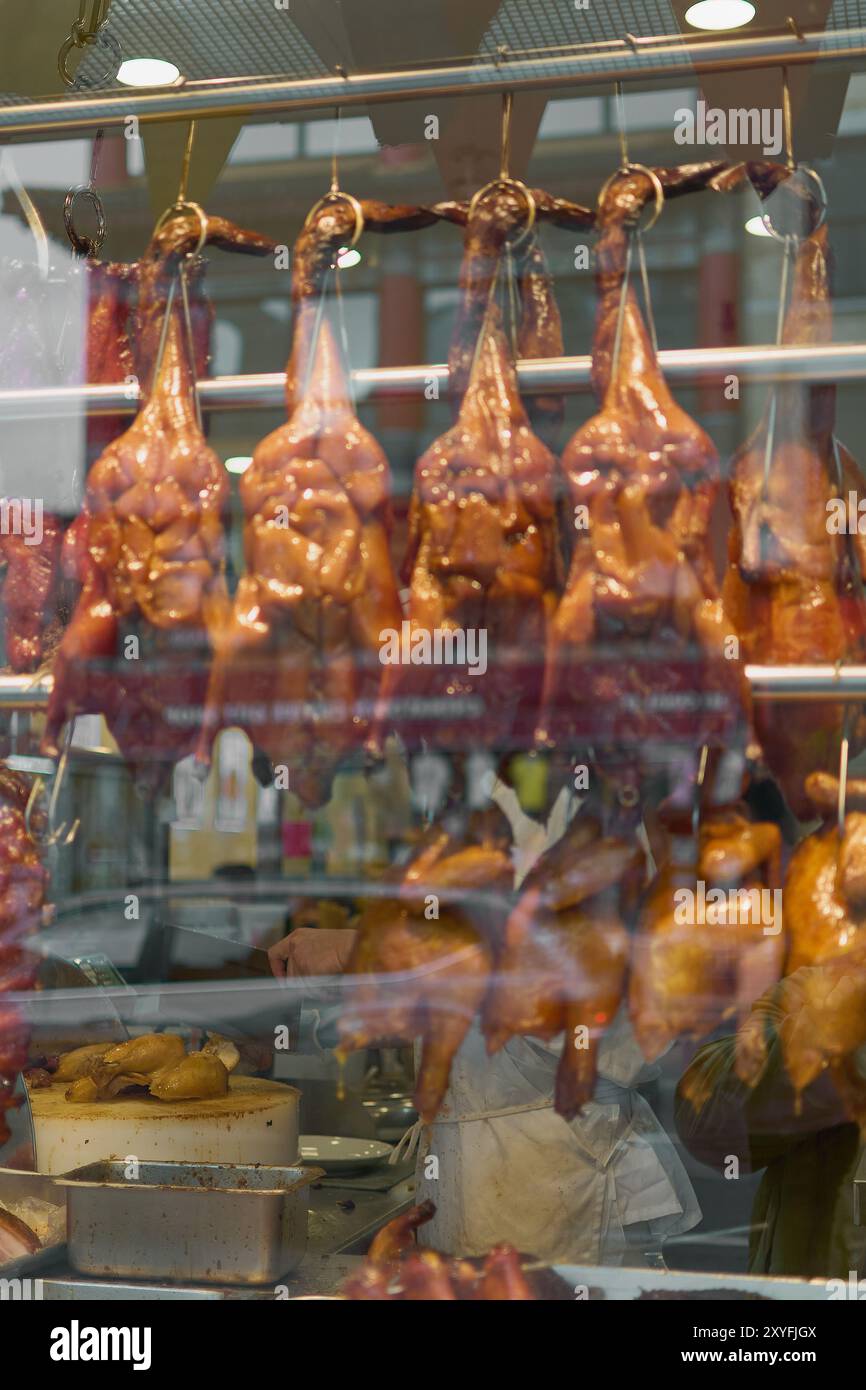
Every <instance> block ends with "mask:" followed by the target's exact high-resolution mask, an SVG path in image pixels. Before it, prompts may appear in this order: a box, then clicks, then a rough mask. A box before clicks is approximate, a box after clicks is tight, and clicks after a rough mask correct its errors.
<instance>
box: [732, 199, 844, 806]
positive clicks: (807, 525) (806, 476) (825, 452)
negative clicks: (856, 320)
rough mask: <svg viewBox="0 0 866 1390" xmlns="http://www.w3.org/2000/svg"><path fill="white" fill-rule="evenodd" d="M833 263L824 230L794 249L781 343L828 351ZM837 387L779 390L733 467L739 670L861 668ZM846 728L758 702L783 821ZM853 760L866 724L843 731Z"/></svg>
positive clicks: (808, 712)
mask: <svg viewBox="0 0 866 1390" xmlns="http://www.w3.org/2000/svg"><path fill="white" fill-rule="evenodd" d="M831 337H832V313H831V304H830V252H829V246H828V240H827V228H826V225H824V226H821V227H819V228H818V229H817V230H816V231H814V232H812V234H811V235H809V236H807V237H806V238H805V239H804V240H802V241H801V243H800V244H799V247H798V249H797V254H796V261H795V264H794V273H793V286H792V291H791V299H790V305H789V307H788V311H787V315H786V318H785V325H784V333H783V337H782V341H783V342H784V343H785V344H786V345H794V344H797V345H801V346H809V345H811V344H813V343H814V344H821V343H828V342H830V340H831ZM835 405H836V387H835V384H834V383H832V382H820V383H817V384H816V383H809V384H804V383H802V382H798V381H795V380H785V381H784V382H783V383H781V384H780V385H779V386H777V387H776V388H775V392H774V395H773V396H771V398H770V401H769V402H768V405H767V409H766V411H765V413H764V418H763V419H762V421H761V423H760V425H759V426H758V428H757V429H756V431H755V432H754V434H753V435H752V437H751V438H750V439H749V440H748V441H747V443H746V444H745V445H744V446H743V447H742V448H741V449H740V451H739V452H738V453H737V455H736V456H735V458H734V460H733V465H732V471H731V484H730V494H731V507H732V510H733V513H734V523H735V524H734V526H733V528H732V531H731V541H730V566H729V569H728V572H727V575H726V578H725V584H724V598H725V603H726V606H727V608H728V610H729V612H730V614H731V617H732V619H733V622H734V624H735V626H736V628H737V630H738V631H739V632H740V634H741V637H742V645H743V652H744V656H745V659H746V660H747V661H751V662H759V663H766V664H771V665H773V664H779V665H788V664H790V665H801V664H828V665H832V664H835V663H837V662H842V661H849V662H857V661H862V660H863V657H864V652H866V601H864V596H863V584H862V576H863V568H864V562H866V537H864V536H862V535H860V533H859V532H858V531H856V529H855V532H854V534H851V533H850V532H849V531H848V527H847V526H845V527H844V528H842V529H843V533H842V534H840V533H839V530H840V528H838V527H837V526H836V525H834V524H833V522H832V517H831V513H832V509H833V503H834V499H837V500H844V501H845V502H847V499H848V495H849V492H854V493H855V495H858V496H859V495H860V493H861V492H862V488H863V479H862V476H861V474H860V470H859V468H858V467H857V465H856V464H855V462H854V460H853V459H852V457H851V455H850V454H849V453H848V451H847V450H846V449H845V448H844V446H843V445H842V444H840V443H839V441H838V440H837V439H836V437H835V435H834V426H835ZM845 718H846V715H845V706H844V704H842V703H840V702H839V701H837V700H836V701H828V702H827V703H821V702H816V701H813V700H810V701H808V702H800V703H797V702H794V703H785V704H780V703H778V702H774V701H765V700H762V701H758V702H756V705H755V711H754V727H755V733H756V736H757V739H758V742H759V743H760V746H761V749H762V752H763V755H764V758H765V760H766V763H767V765H768V766H769V768H770V771H771V772H772V773H773V775H774V776H775V778H776V780H777V781H778V783H779V785H780V787H781V788H782V790H783V792H784V793H785V797H786V799H787V801H788V804H789V805H790V807H791V810H792V811H793V812H794V814H795V815H797V816H799V817H800V818H801V819H809V818H810V816H811V814H812V811H811V805H810V801H809V797H808V796H807V794H806V791H805V786H804V783H805V779H806V777H807V776H808V774H809V773H810V772H813V771H825V772H832V771H833V770H834V769H835V768H836V767H837V766H838V761H839V743H840V738H841V736H842V731H843V722H844V720H845ZM850 734H851V739H852V744H853V747H854V749H856V747H858V746H860V745H861V744H862V742H863V737H864V729H863V720H862V717H861V716H859V713H858V717H857V719H855V720H853V721H852V722H851V725H850Z"/></svg>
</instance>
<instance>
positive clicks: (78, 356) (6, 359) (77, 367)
mask: <svg viewBox="0 0 866 1390" xmlns="http://www.w3.org/2000/svg"><path fill="white" fill-rule="evenodd" d="M67 227H68V230H69V235H70V239H71V241H72V245H73V250H74V251H75V252H76V254H77V255H78V256H79V257H80V259H79V260H77V261H76V263H75V268H74V274H73V275H72V276H71V278H70V280H69V284H68V286H67V293H68V296H69V297H70V299H73V300H74V303H73V304H71V305H68V306H67V308H66V314H65V318H64V319H63V321H62V322H57V323H55V322H54V321H53V320H52V319H51V318H50V316H49V315H48V314H47V313H45V312H42V311H41V310H42V304H41V300H42V295H41V294H40V293H39V291H40V290H42V291H43V292H44V290H45V288H47V287H44V286H40V285H35V286H32V285H28V284H27V283H26V277H23V276H18V277H14V278H16V279H19V280H21V279H22V278H23V279H24V283H22V284H20V285H19V288H18V293H17V295H16V304H17V306H18V309H19V313H20V315H21V321H16V319H17V315H13V317H12V320H11V322H9V323H8V324H7V334H6V348H5V351H4V352H3V354H2V359H0V378H2V381H3V383H4V385H7V386H14V385H18V386H32V385H36V384H43V381H44V382H45V384H47V383H48V380H49V379H52V380H53V379H55V378H56V380H57V381H60V382H62V383H63V384H68V383H69V382H70V381H71V380H75V381H77V380H82V379H83V380H84V381H86V382H87V383H88V385H107V384H117V383H120V382H123V381H125V380H127V379H129V378H131V377H133V376H134V365H133V360H132V348H131V343H130V336H129V316H130V312H131V309H132V305H133V297H134V283H135V270H136V268H135V266H131V265H124V264H119V263H114V262H104V261H100V260H98V259H97V258H96V252H97V251H98V247H99V242H97V241H94V240H93V239H91V238H88V237H78V236H77V234H75V232H74V228H73V226H72V220H71V214H70V217H69V219H68V221H67ZM100 241H101V238H100ZM50 283H51V282H49V285H50ZM79 305H80V310H81V314H80V316H79V313H78V308H79ZM79 322H83V325H84V332H83V335H82V337H83V342H80V341H79V339H78V336H77V335H76V333H75V327H76V325H77V324H78V323H79ZM34 373H35V374H36V376H34ZM37 378H38V379H37ZM123 428H124V417H123V416H122V415H102V414H100V415H96V414H92V415H89V416H88V418H87V426H86V434H85V451H84V452H85V469H86V468H87V467H89V465H90V464H91V463H92V462H93V461H94V460H95V459H96V458H97V457H98V456H99V454H100V453H101V452H102V450H103V449H104V448H105V446H106V445H107V444H109V443H110V442H111V440H112V439H114V438H116V437H117V435H118V434H120V433H121V431H122V430H123ZM41 438H42V436H41V434H40V433H37V435H36V436H35V438H34V436H33V435H32V433H31V436H30V439H29V443H28V453H27V457H28V459H31V460H32V459H33V458H34V451H35V456H36V466H35V473H36V477H35V478H34V479H32V484H33V491H38V490H40V488H41V490H42V491H43V492H45V493H46V494H47V493H51V494H53V496H54V506H55V510H53V511H43V510H40V514H39V516H38V518H37V517H34V516H31V515H30V513H29V512H28V510H27V509H28V508H31V509H32V507H33V505H34V499H33V498H19V497H14V498H6V499H4V505H5V506H6V507H8V508H11V516H10V521H11V524H6V522H5V520H4V525H3V526H2V529H0V565H3V566H4V567H5V579H4V584H3V590H2V601H3V636H4V648H5V655H6V662H7V664H8V665H9V667H10V669H11V670H12V671H15V672H18V673H23V672H31V671H36V670H38V669H39V668H40V666H42V665H43V664H44V663H46V662H47V661H49V660H50V659H51V657H52V655H53V653H54V651H55V649H56V647H57V644H58V642H59V641H60V637H61V633H62V626H63V624H64V623H65V622H66V620H67V619H68V610H69V608H70V606H71V603H70V595H69V594H68V593H67V592H66V588H65V586H64V584H63V582H62V580H63V573H64V571H65V569H66V566H65V565H64V563H63V560H62V551H63V543H64V521H63V517H62V515H61V514H60V513H61V511H62V508H60V507H58V505H57V504H58V502H59V500H60V497H61V496H62V495H71V493H72V491H73V489H74V487H77V486H79V485H80V483H81V481H82V474H81V471H80V469H79V468H74V469H73V470H71V471H70V470H67V472H68V474H69V476H65V477H64V478H63V479H62V480H56V481H54V482H49V479H50V476H51V470H52V467H55V466H56V465H54V460H53V458H52V457H41V458H40V457H39V454H40V452H41V450H40V442H39V441H40V440H41ZM50 452H51V453H52V454H53V453H56V449H55V450H51V451H50ZM43 472H45V473H46V474H47V476H43ZM73 474H74V476H72V475H73ZM37 479H38V485H37ZM17 508H24V509H25V510H24V513H23V515H22V516H21V517H20V518H19V517H18V516H17V515H16V509H17ZM22 521H23V523H24V524H23V525H22V524H21V522H22ZM36 521H38V526H37V525H35V524H34V523H35V522H36ZM67 534H68V533H67ZM73 577H74V576H73Z"/></svg>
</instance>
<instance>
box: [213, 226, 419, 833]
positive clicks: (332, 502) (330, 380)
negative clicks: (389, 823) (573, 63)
mask: <svg viewBox="0 0 866 1390" xmlns="http://www.w3.org/2000/svg"><path fill="white" fill-rule="evenodd" d="M362 207H363V212H364V219H365V225H369V226H372V227H373V228H374V229H375V230H378V231H387V230H392V229H394V228H396V227H400V226H402V227H412V226H415V225H424V224H425V223H426V222H429V221H432V220H433V218H432V214H429V213H427V214H422V213H420V212H419V211H418V210H413V209H409V208H393V209H389V208H384V207H382V206H380V205H378V204H370V203H364V204H363V205H362ZM349 212H351V209H350V208H349ZM346 214H347V204H346V203H345V202H343V201H335V202H334V203H333V204H328V205H326V206H325V208H324V209H320V212H319V214H318V215H317V216H313V218H312V219H311V220H310V222H309V224H308V225H307V226H305V228H304V230H303V232H302V233H301V236H300V237H299V238H298V242H297V244H296V247H295V257H294V263H293V274H292V294H293V299H294V305H295V319H294V329H293V335H292V351H291V356H290V358H289V362H288V365H287V368H286V398H287V405H288V410H289V419H288V421H287V423H286V424H285V425H282V426H280V428H279V429H277V430H274V432H273V434H270V435H268V437H267V438H266V439H264V440H263V441H262V442H261V443H260V444H259V446H258V447H257V449H256V451H255V454H254V456H253V461H252V464H251V465H250V467H249V468H248V469H247V471H246V472H245V473H244V475H243V478H242V479H241V485H240V490H241V500H242V502H243V507H244V515H245V527H244V550H245V556H246V572H245V574H244V575H243V576H242V578H241V580H240V583H239V585H238V589H237V593H236V595H235V600H234V604H233V606H232V610H231V613H230V615H229V618H228V621H227V622H226V623H225V624H224V625H223V626H222V627H221V629H220V631H219V632H218V633H217V634H216V638H215V646H216V659H215V663H214V671H213V677H212V680H211V683H210V688H209V691H208V705H207V715H206V724H205V728H204V730H203V733H202V738H201V741H200V744H199V748H198V756H199V758H200V760H201V761H203V762H207V761H208V760H209V758H210V749H211V745H212V742H213V738H214V736H215V734H216V732H217V731H218V729H219V728H220V727H221V725H223V724H232V725H236V726H238V727H240V728H242V729H244V730H245V731H246V733H247V734H248V735H249V738H250V740H251V741H252V743H253V744H254V746H255V747H256V748H258V749H259V750H260V751H261V752H262V753H263V754H264V755H266V757H267V758H268V759H269V760H270V762H271V763H272V764H275V765H276V764H279V765H284V766H287V767H288V768H289V775H290V786H291V790H292V791H293V792H296V793H297V794H298V796H300V797H301V799H302V800H303V801H304V802H306V803H308V804H312V805H318V804H320V803H322V802H323V801H326V800H327V799H328V796H329V795H330V786H331V780H332V777H333V774H334V772H335V770H336V768H337V766H338V764H339V763H340V761H341V760H342V759H344V758H345V757H346V756H347V755H348V754H350V753H351V752H352V751H354V750H357V749H359V748H360V747H362V745H363V743H364V739H365V737H366V733H367V729H368V727H369V719H370V713H371V710H372V706H373V702H374V700H375V696H376V691H377V688H378V682H379V675H380V672H381V667H380V664H379V651H380V647H381V642H380V633H381V632H382V631H383V629H398V628H399V626H400V604H399V599H398V596H397V581H396V577H395V575H394V572H393V567H392V564H391V558H390V553H389V546H388V539H389V533H390V527H391V501H390V473H389V469H388V463H387V460H386V458H385V455H384V453H383V451H382V449H381V448H380V446H379V444H378V443H377V442H376V440H375V439H374V438H373V436H372V435H371V434H370V433H369V432H368V431H367V430H366V429H365V428H364V427H363V425H362V424H361V423H360V421H359V420H358V418H357V415H356V413H355V409H354V406H353V404H352V401H351V398H350V392H349V382H348V377H347V369H346V364H345V363H344V362H343V361H342V357H341V353H340V351H339V349H338V347H337V344H336V341H335V337H334V333H333V330H332V327H331V324H330V322H329V321H328V319H327V317H326V316H325V315H324V314H323V312H322V304H321V299H322V296H323V294H324V292H325V281H326V277H327V274H328V272H329V271H330V269H331V268H332V266H333V261H334V259H335V257H336V254H337V248H338V246H339V245H340V241H339V238H340V237H342V238H343V240H345V239H346V235H347V232H348V230H350V228H349V227H347V226H346V225H345V217H346Z"/></svg>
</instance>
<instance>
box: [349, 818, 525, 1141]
mask: <svg viewBox="0 0 866 1390" xmlns="http://www.w3.org/2000/svg"><path fill="white" fill-rule="evenodd" d="M506 826H507V823H505V822H504V818H500V817H499V815H498V814H497V815H496V816H479V815H477V814H476V815H474V816H473V817H470V822H469V826H468V827H467V828H466V829H462V830H457V831H451V830H449V829H448V828H446V826H444V825H443V826H434V827H432V828H431V829H430V830H429V831H428V833H427V835H426V837H425V839H424V840H423V841H422V843H421V846H420V847H419V849H418V850H417V852H416V854H415V857H414V858H413V860H412V862H411V864H410V865H409V866H408V868H404V869H403V870H401V871H400V872H401V874H402V877H401V878H399V879H398V880H397V881H395V884H394V897H393V898H389V899H386V900H381V899H380V900H378V901H376V902H374V903H373V904H371V906H369V907H368V908H367V910H366V911H365V912H364V914H363V916H362V917H361V921H360V924H359V932H358V938H357V941H356V944H355V948H354V950H353V953H352V957H351V960H350V962H349V975H350V976H352V977H354V976H358V977H359V978H358V979H357V980H355V979H353V980H352V981H351V985H350V988H349V991H348V997H347V1001H346V1004H345V1007H344V1010H343V1014H342V1017H341V1019H340V1023H339V1035H340V1052H342V1053H344V1054H345V1053H348V1052H352V1051H355V1050H357V1049H358V1048H362V1047H370V1046H372V1045H373V1044H374V1043H376V1042H377V1041H381V1040H382V1039H387V1038H415V1037H420V1038H421V1040H422V1050H421V1062H420V1067H419V1069H418V1074H417V1080H416V1086H415V1106H416V1109H417V1110H418V1113H419V1115H420V1116H421V1118H422V1119H423V1120H425V1121H427V1122H430V1121H432V1120H433V1119H434V1118H435V1116H436V1114H437V1112H438V1110H439V1107H440V1105H441V1104H442V1100H443V1097H444V1095H445V1092H446V1090H447V1089H448V1078H449V1074H450V1070H451V1062H452V1060H453V1058H454V1055H455V1053H456V1052H457V1050H458V1048H459V1047H460V1045H461V1043H462V1042H463V1039H464V1038H465V1036H466V1033H467V1031H468V1029H469V1025H470V1023H471V1022H472V1019H473V1017H474V1016H475V1014H477V1013H478V1012H479V1011H480V1009H481V1004H482V1001H483V999H484V995H485V992H486V990H487V986H488V982H489V977H490V967H491V960H492V954H491V938H492V937H494V936H495V934H496V924H495V923H493V922H489V921H488V920H487V915H486V914H484V919H483V920H482V914H481V912H480V911H479V909H478V907H477V906H476V905H474V904H471V903H464V902H462V901H461V895H463V894H471V893H473V892H475V891H477V892H488V893H491V894H503V893H507V892H508V891H509V890H510V888H511V884H512V881H513V876H514V875H513V869H512V865H511V859H510V855H509V843H510V833H509V832H508V831H507V828H506ZM430 894H433V895H434V897H435V899H436V905H437V911H438V917H430V916H429V915H428V913H427V911H426V908H427V905H428V903H429V895H430ZM494 910H495V909H494Z"/></svg>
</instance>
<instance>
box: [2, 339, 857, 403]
mask: <svg viewBox="0 0 866 1390" xmlns="http://www.w3.org/2000/svg"><path fill="white" fill-rule="evenodd" d="M658 356H659V361H660V363H661V366H662V370H663V371H664V374H665V376H666V377H667V378H668V380H670V381H677V382H681V383H682V382H694V381H703V380H707V379H713V378H718V377H724V376H728V375H730V374H731V373H733V374H734V375H736V376H738V377H740V378H744V379H746V380H748V381H751V382H765V381H777V380H793V381H857V380H863V379H864V378H866V343H834V344H831V345H829V346H818V347H730V348H674V349H669V350H667V351H664V352H660V353H659V354H658ZM591 366H592V358H591V357H589V356H584V357H549V358H545V359H544V360H542V361H535V360H529V361H522V362H519V363H518V364H517V374H518V378H519V380H520V386H521V389H522V390H523V391H526V392H527V393H530V394H531V393H534V392H546V391H552V390H557V391H567V392H577V391H583V390H587V389H588V388H589V386H590V368H591ZM352 381H353V385H354V388H355V393H356V396H357V397H358V398H359V399H361V400H371V399H375V400H380V399H388V398H391V397H401V398H406V397H421V396H424V395H425V393H426V394H427V396H428V397H429V396H430V395H431V394H432V392H431V383H432V384H434V389H435V391H436V392H437V393H438V395H439V396H444V395H445V393H446V392H447V390H448V368H447V366H446V365H445V364H444V363H442V362H437V363H430V364H427V365H424V366H416V367H367V368H364V369H362V370H360V371H355V372H352ZM285 388H286V377H285V373H284V372H260V373H258V374H254V375H250V376H218V377H213V378H212V379H205V380H203V381H200V382H199V383H198V387H197V389H198V395H199V401H200V403H201V406H202V408H203V409H205V410H242V409H248V410H249V409H267V408H274V407H279V406H281V405H282V403H283V396H284V393H285ZM138 395H139V392H138V387H137V386H136V385H134V384H129V385H117V386H58V387H36V388H33V389H27V390H18V389H15V390H8V391H0V420H10V419H19V420H20V419H32V418H34V417H35V418H40V419H44V418H45V417H47V416H51V417H54V418H58V417H60V418H62V417H68V416H76V415H81V414H82V413H85V412H86V413H87V414H89V415H132V414H134V413H135V410H136V408H137V404H138Z"/></svg>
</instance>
